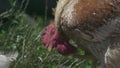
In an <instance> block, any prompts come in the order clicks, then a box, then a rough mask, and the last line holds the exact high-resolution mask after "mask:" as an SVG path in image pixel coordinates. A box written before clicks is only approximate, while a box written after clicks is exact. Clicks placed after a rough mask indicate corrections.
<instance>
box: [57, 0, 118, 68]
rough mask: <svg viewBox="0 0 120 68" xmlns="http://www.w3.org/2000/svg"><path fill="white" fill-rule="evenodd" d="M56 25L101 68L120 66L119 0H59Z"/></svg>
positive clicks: (116, 67)
mask: <svg viewBox="0 0 120 68" xmlns="http://www.w3.org/2000/svg"><path fill="white" fill-rule="evenodd" d="M55 24H56V28H57V29H58V30H59V31H60V32H61V31H62V33H64V34H65V35H66V36H67V37H69V38H70V39H72V40H73V41H75V42H76V44H77V45H78V46H79V47H81V48H82V49H83V50H85V52H86V54H91V53H92V54H91V55H94V56H95V57H96V59H98V60H99V61H100V63H101V65H102V67H103V68H120V58H119V57H120V0H59V1H58V4H57V7H56V12H55Z"/></svg>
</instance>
